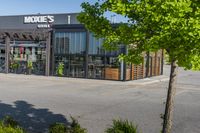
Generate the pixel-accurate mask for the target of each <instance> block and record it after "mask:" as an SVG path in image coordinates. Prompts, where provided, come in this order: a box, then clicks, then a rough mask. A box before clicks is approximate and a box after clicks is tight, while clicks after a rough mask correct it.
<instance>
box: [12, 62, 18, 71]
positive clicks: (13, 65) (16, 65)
mask: <svg viewBox="0 0 200 133" xmlns="http://www.w3.org/2000/svg"><path fill="white" fill-rule="evenodd" d="M19 66H20V65H19V63H18V62H15V61H14V62H12V63H11V64H10V68H11V69H13V70H14V69H18V68H19Z"/></svg>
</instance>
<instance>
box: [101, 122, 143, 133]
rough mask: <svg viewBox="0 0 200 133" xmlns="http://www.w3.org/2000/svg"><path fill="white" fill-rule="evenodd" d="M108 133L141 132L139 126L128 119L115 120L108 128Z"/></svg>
mask: <svg viewBox="0 0 200 133" xmlns="http://www.w3.org/2000/svg"><path fill="white" fill-rule="evenodd" d="M105 132H106V133H139V132H140V131H139V130H138V128H137V126H135V125H134V124H133V123H131V122H129V121H128V120H125V121H122V120H113V125H112V126H111V127H109V128H108V129H106V131H105Z"/></svg>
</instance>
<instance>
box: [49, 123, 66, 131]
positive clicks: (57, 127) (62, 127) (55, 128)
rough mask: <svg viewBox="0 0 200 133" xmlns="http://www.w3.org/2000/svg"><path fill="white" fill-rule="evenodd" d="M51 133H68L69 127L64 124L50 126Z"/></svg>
mask: <svg viewBox="0 0 200 133" xmlns="http://www.w3.org/2000/svg"><path fill="white" fill-rule="evenodd" d="M49 133H67V127H66V126H65V124H63V123H55V124H53V125H51V126H50V128H49Z"/></svg>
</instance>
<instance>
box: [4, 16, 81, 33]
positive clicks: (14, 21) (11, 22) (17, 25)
mask: <svg viewBox="0 0 200 133" xmlns="http://www.w3.org/2000/svg"><path fill="white" fill-rule="evenodd" d="M77 15H78V13H69V14H68V13H63V14H32V15H18V16H0V29H37V28H38V25H39V24H45V23H30V24H26V23H24V17H29V16H54V22H52V23H51V25H60V24H80V23H79V22H78V21H77V19H76V17H77ZM69 16H70V21H68V17H69Z"/></svg>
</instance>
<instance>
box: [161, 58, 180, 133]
mask: <svg viewBox="0 0 200 133" xmlns="http://www.w3.org/2000/svg"><path fill="white" fill-rule="evenodd" d="M177 72H178V66H177V64H176V61H175V60H173V61H172V62H171V72H170V80H169V87H168V93H167V100H166V107H165V114H164V120H163V129H162V133H171V129H172V117H173V108H174V98H175V92H176V79H177Z"/></svg>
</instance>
